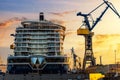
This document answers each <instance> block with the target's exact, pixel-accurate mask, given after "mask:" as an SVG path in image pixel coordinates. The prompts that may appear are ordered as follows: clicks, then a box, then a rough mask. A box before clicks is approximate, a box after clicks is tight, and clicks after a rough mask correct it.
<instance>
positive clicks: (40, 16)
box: [39, 12, 44, 21]
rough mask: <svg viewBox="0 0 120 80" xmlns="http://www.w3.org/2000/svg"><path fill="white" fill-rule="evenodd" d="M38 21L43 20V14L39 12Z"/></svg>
mask: <svg viewBox="0 0 120 80" xmlns="http://www.w3.org/2000/svg"><path fill="white" fill-rule="evenodd" d="M39 20H40V21H43V20H44V13H43V12H40V15H39Z"/></svg>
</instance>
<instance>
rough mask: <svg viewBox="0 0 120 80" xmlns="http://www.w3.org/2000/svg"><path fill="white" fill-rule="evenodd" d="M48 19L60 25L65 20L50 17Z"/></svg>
mask: <svg viewBox="0 0 120 80" xmlns="http://www.w3.org/2000/svg"><path fill="white" fill-rule="evenodd" d="M50 21H51V22H53V23H56V24H60V25H63V24H64V23H65V21H62V20H58V19H51V20H50Z"/></svg>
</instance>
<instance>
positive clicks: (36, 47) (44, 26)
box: [7, 13, 69, 74]
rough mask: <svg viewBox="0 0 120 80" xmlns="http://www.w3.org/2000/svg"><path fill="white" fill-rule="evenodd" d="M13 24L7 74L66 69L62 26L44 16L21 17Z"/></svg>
mask: <svg viewBox="0 0 120 80" xmlns="http://www.w3.org/2000/svg"><path fill="white" fill-rule="evenodd" d="M21 25H22V26H21V27H18V28H16V33H15V34H12V36H14V37H15V40H14V41H15V42H14V45H11V48H13V49H14V56H9V57H8V66H7V73H9V74H28V73H39V74H50V73H52V74H56V73H67V71H68V69H69V58H68V57H67V56H64V54H63V41H64V38H65V27H64V26H61V25H58V24H55V23H52V22H50V21H47V20H45V19H44V14H43V13H40V16H39V20H38V21H23V22H21Z"/></svg>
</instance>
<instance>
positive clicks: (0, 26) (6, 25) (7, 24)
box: [0, 17, 26, 29]
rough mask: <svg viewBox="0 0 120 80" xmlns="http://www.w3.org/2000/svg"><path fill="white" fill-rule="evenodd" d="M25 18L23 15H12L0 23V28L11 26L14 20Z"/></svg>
mask: <svg viewBox="0 0 120 80" xmlns="http://www.w3.org/2000/svg"><path fill="white" fill-rule="evenodd" d="M25 19H26V18H24V17H23V18H18V17H14V18H11V19H8V20H7V21H4V22H1V23H0V29H2V28H6V27H8V26H11V25H12V24H13V23H14V22H16V21H22V20H25Z"/></svg>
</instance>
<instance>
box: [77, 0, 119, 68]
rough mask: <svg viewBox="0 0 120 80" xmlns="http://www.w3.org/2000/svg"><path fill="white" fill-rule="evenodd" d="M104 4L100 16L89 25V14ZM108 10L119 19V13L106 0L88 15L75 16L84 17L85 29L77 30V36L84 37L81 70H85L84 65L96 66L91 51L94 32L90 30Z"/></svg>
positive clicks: (79, 14)
mask: <svg viewBox="0 0 120 80" xmlns="http://www.w3.org/2000/svg"><path fill="white" fill-rule="evenodd" d="M104 4H106V7H105V9H104V10H103V12H102V13H101V14H100V16H99V17H98V18H97V19H96V20H95V21H94V20H93V18H92V25H91V24H90V21H89V18H90V17H91V13H93V12H94V11H96V10H97V9H98V8H99V7H101V6H102V5H104ZM109 8H110V9H111V10H112V11H113V12H114V13H115V14H116V15H117V16H118V17H119V18H120V15H119V13H118V12H117V10H116V9H115V7H114V6H113V5H112V3H110V2H108V1H106V0H103V3H102V4H100V5H99V6H97V7H96V8H95V9H93V10H92V11H91V12H89V13H88V14H83V13H81V12H79V13H77V16H82V17H84V21H83V25H85V28H81V27H80V28H79V29H78V30H77V35H83V36H84V37H85V54H84V59H83V67H82V68H83V70H85V68H86V64H90V65H91V66H94V65H96V60H95V57H94V54H93V49H92V36H93V35H94V32H92V30H93V29H94V27H95V26H96V25H97V23H98V22H99V21H100V20H101V18H102V17H103V15H104V14H105V12H106V11H107V10H108V9H109Z"/></svg>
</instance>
